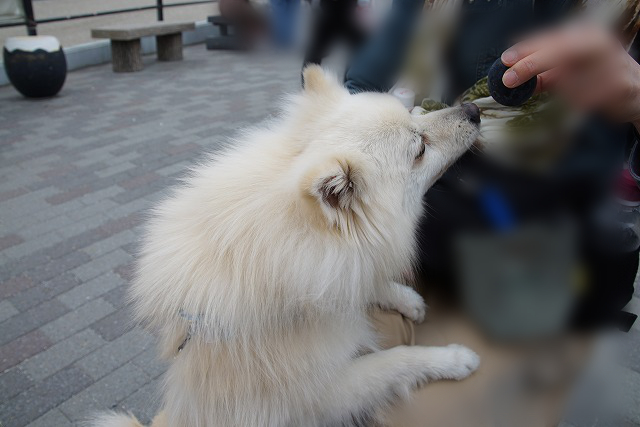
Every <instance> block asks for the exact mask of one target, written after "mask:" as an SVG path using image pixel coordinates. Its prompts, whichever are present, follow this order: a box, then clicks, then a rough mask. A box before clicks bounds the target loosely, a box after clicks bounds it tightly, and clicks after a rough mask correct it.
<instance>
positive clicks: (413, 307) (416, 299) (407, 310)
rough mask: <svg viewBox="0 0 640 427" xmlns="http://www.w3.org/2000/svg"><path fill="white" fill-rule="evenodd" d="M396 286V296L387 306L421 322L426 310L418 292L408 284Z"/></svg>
mask: <svg viewBox="0 0 640 427" xmlns="http://www.w3.org/2000/svg"><path fill="white" fill-rule="evenodd" d="M396 286H397V287H398V289H397V292H396V296H397V298H396V300H395V301H394V302H393V303H392V304H391V307H389V308H392V309H394V310H397V311H398V312H399V313H400V314H402V315H403V316H404V317H406V318H407V319H409V320H412V321H414V322H416V323H422V321H423V320H424V316H425V314H426V312H427V305H426V304H425V303H424V300H423V299H422V297H421V296H420V294H418V293H417V292H416V291H414V290H413V289H412V288H410V287H408V286H404V285H396Z"/></svg>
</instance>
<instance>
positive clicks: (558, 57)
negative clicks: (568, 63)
mask: <svg viewBox="0 0 640 427" xmlns="http://www.w3.org/2000/svg"><path fill="white" fill-rule="evenodd" d="M562 52H563V50H562V49H561V48H560V47H557V46H550V47H548V48H546V49H542V50H538V51H535V52H534V53H532V54H531V55H529V56H526V57H524V58H522V59H521V60H519V61H518V62H516V63H515V64H514V65H513V66H512V67H511V68H510V69H508V70H507V71H506V72H505V73H504V75H503V76H502V83H504V85H505V86H506V87H509V88H514V87H517V86H520V85H521V84H522V83H524V82H526V81H528V80H530V79H532V78H533V77H535V76H537V75H538V74H541V73H544V72H545V71H549V70H551V69H552V68H555V67H557V66H559V65H561V64H562Z"/></svg>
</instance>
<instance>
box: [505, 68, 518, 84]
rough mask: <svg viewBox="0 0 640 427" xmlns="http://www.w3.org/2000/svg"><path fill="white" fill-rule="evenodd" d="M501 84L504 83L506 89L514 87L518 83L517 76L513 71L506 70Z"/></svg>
mask: <svg viewBox="0 0 640 427" xmlns="http://www.w3.org/2000/svg"><path fill="white" fill-rule="evenodd" d="M502 83H504V85H505V86H506V87H514V86H515V85H516V83H518V75H517V74H516V72H515V71H513V70H507V72H506V73H504V76H502Z"/></svg>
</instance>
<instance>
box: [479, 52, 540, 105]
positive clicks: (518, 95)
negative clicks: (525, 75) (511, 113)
mask: <svg viewBox="0 0 640 427" xmlns="http://www.w3.org/2000/svg"><path fill="white" fill-rule="evenodd" d="M508 69H509V67H507V66H506V65H504V64H503V63H502V60H501V59H500V58H498V59H497V60H496V62H494V63H493V65H492V66H491V68H490V69H489V75H488V79H487V83H488V85H489V93H491V96H492V97H493V99H495V100H496V102H498V103H500V104H502V105H506V106H508V107H518V106H520V105H522V104H524V103H525V102H527V101H528V100H529V98H531V96H532V95H533V92H535V90H536V84H537V79H538V77H537V76H535V77H533V78H532V79H530V80H528V81H526V82H524V83H523V84H521V85H520V86H518V87H515V88H513V89H511V88H508V87H506V86H505V85H504V84H503V83H502V76H503V75H504V72H505V71H507V70H508Z"/></svg>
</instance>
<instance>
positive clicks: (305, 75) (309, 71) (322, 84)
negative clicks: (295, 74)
mask: <svg viewBox="0 0 640 427" xmlns="http://www.w3.org/2000/svg"><path fill="white" fill-rule="evenodd" d="M302 84H303V86H304V91H305V93H308V94H314V95H327V94H335V93H338V92H340V91H341V90H343V88H342V86H341V85H340V83H338V81H337V80H336V78H335V76H334V75H331V74H329V73H327V72H325V71H324V70H323V69H322V67H320V66H319V65H309V66H307V67H306V68H305V69H304V71H303V72H302Z"/></svg>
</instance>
